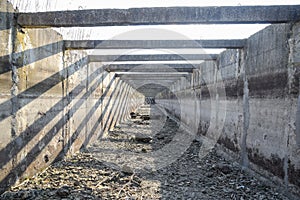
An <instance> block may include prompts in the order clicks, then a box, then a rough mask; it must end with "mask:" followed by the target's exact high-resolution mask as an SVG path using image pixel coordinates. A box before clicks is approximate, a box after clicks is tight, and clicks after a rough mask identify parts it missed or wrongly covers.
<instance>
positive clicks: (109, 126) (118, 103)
mask: <svg viewBox="0 0 300 200" xmlns="http://www.w3.org/2000/svg"><path fill="white" fill-rule="evenodd" d="M122 84H125V83H122ZM126 89H127V86H126V87H125V88H124V89H123V90H122V91H121V94H120V96H121V98H120V99H119V101H118V102H116V105H117V107H116V109H115V110H114V111H113V109H111V110H110V112H109V116H108V119H109V118H110V116H111V114H112V112H114V113H117V114H118V109H119V106H120V104H121V103H120V102H121V101H120V100H121V99H122V100H123V96H122V95H124V91H126ZM118 95H119V93H118ZM114 105H115V104H114ZM114 119H116V117H114V116H112V119H111V120H110V123H109V125H108V127H107V128H108V129H110V128H111V127H112V123H113V121H114ZM105 128H106V127H105ZM105 128H104V130H105Z"/></svg>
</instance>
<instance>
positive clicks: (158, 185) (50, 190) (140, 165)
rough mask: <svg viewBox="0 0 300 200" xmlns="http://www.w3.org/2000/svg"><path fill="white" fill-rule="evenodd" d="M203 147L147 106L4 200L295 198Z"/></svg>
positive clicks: (12, 190)
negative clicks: (203, 152) (200, 154)
mask: <svg viewBox="0 0 300 200" xmlns="http://www.w3.org/2000/svg"><path fill="white" fill-rule="evenodd" d="M182 135H184V137H182ZM183 140H184V141H183ZM182 143H183V144H184V145H182ZM201 145H202V142H201V140H199V139H195V138H193V137H192V136H191V135H190V134H188V133H187V132H186V131H185V130H184V129H182V128H181V127H180V125H179V124H178V122H176V121H174V120H173V119H171V118H169V117H167V116H166V115H165V113H163V112H162V111H161V110H160V109H159V108H158V107H157V106H155V105H151V106H149V105H145V106H143V107H141V108H140V109H139V110H137V111H136V113H132V118H131V119H128V120H126V122H124V123H122V124H120V125H118V126H115V128H114V129H113V130H111V131H109V132H108V133H107V134H106V135H104V136H103V137H101V138H100V139H99V140H98V141H97V142H96V143H94V144H92V145H91V146H89V147H88V148H86V149H85V150H83V151H82V152H79V153H77V154H75V155H73V156H71V157H67V158H65V159H64V160H62V161H59V162H56V163H54V164H52V165H51V166H49V167H48V168H47V169H46V170H45V171H43V172H42V173H40V174H39V175H37V176H35V177H33V178H31V179H28V180H26V181H24V182H23V183H21V184H20V185H17V186H14V187H12V188H10V190H9V191H7V192H5V193H4V194H2V195H1V197H0V199H65V200H67V199H73V200H80V199H126V200H130V199H136V200H142V199H184V200H189V199H237V200H242V199H260V200H263V199H291V197H290V196H287V195H286V193H283V192H282V191H281V190H280V189H279V188H278V187H276V186H275V185H272V184H270V183H269V182H268V183H266V182H265V181H262V180H261V179H260V178H258V177H257V176H253V174H252V173H251V174H250V173H249V172H248V171H247V170H243V168H242V167H241V166H240V165H239V164H238V162H236V160H234V159H230V158H228V157H226V159H225V157H224V156H222V155H223V154H221V153H219V152H220V150H218V148H217V147H215V148H212V149H211V151H209V152H208V153H207V155H205V156H203V157H199V150H200V147H201ZM157 152H158V153H157ZM166 152H167V153H166Z"/></svg>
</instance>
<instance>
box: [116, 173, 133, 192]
mask: <svg viewBox="0 0 300 200" xmlns="http://www.w3.org/2000/svg"><path fill="white" fill-rule="evenodd" d="M134 175H135V174H134V173H133V174H132V175H131V176H130V179H129V181H128V182H127V183H126V184H124V185H123V187H122V188H121V189H120V190H119V192H118V196H117V198H119V197H120V195H121V192H122V191H124V192H125V194H126V191H125V187H126V186H127V185H130V184H131V182H132V181H133V178H134Z"/></svg>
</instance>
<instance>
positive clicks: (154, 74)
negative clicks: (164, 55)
mask: <svg viewBox="0 0 300 200" xmlns="http://www.w3.org/2000/svg"><path fill="white" fill-rule="evenodd" d="M115 74H116V77H119V76H122V75H130V76H144V75H145V76H149V77H151V76H154V77H161V76H163V77H164V76H166V77H169V76H171V77H175V76H177V77H178V76H179V77H182V76H187V75H189V74H190V73H187V72H116V73H115Z"/></svg>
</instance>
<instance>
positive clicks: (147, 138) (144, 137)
mask: <svg viewBox="0 0 300 200" xmlns="http://www.w3.org/2000/svg"><path fill="white" fill-rule="evenodd" d="M134 140H135V141H137V142H143V143H149V142H150V141H151V140H152V138H151V137H150V136H147V135H143V134H135V135H134Z"/></svg>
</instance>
